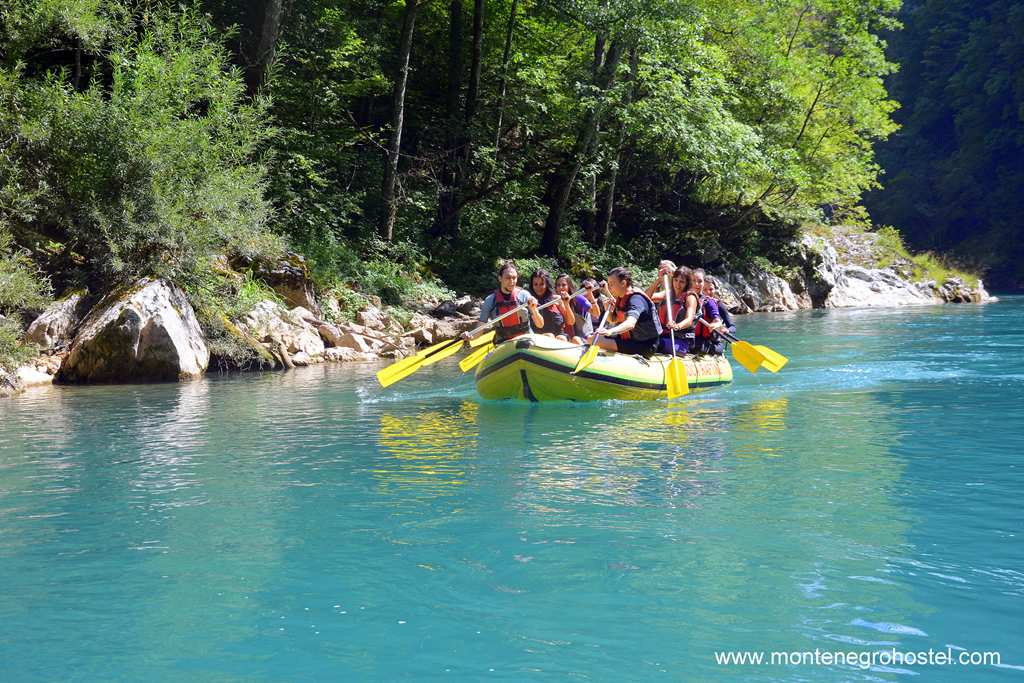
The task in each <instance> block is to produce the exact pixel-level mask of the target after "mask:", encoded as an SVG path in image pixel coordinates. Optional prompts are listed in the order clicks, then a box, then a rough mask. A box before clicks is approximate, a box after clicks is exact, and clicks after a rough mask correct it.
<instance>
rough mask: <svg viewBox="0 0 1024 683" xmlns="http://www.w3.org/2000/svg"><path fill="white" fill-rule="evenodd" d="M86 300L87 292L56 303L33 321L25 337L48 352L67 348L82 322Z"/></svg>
mask: <svg viewBox="0 0 1024 683" xmlns="http://www.w3.org/2000/svg"><path fill="white" fill-rule="evenodd" d="M84 298H85V292H75V293H74V294H71V295H69V296H66V297H64V298H63V299H60V300H59V301H54V302H53V303H52V304H50V306H49V307H48V308H47V309H46V310H45V311H43V313H42V314H41V315H40V316H39V317H38V318H36V319H35V320H33V321H32V324H31V325H29V327H28V332H27V333H26V335H25V336H26V337H27V338H28V339H29V340H31V341H34V342H35V343H36V344H39V346H41V347H43V348H44V349H46V350H48V351H50V350H53V349H58V348H61V347H64V346H67V345H68V344H70V343H71V341H72V339H73V336H74V332H75V328H76V327H78V323H79V322H81V320H82V314H83V311H82V300H83V299H84Z"/></svg>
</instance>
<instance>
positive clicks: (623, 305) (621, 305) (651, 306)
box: [610, 287, 661, 339]
mask: <svg viewBox="0 0 1024 683" xmlns="http://www.w3.org/2000/svg"><path fill="white" fill-rule="evenodd" d="M634 294H638V295H640V296H642V297H643V298H644V301H646V302H647V310H648V311H649V312H650V314H651V321H650V327H651V328H653V329H652V330H647V329H645V330H644V331H645V332H647V331H653V332H654V334H653V335H651V337H650V338H651V339H656V338H657V337H658V336H660V335H661V321H660V320H659V318H658V314H657V306H656V305H655V303H654V302H653V301H651V297H649V296H647V292H645V291H643V290H642V289H633V288H632V287H630V288H629V289H628V290H627V291H626V294H625V296H621V297H619V298H618V299H616V300H615V312H614V313H612V314H611V316H610V317H611V318H612V320H613V321H614V322H615V324H616V325H618V324H619V323H621V322H624V321H625V320H626V310H627V309H628V308H629V299H630V297H632V296H633V295H634ZM645 322H646V321H641V320H638V321H637V324H638V325H640V324H643V323H645ZM634 331H637V328H636V327H634V328H633V329H632V330H630V331H629V332H623V333H622V334H620V335H619V339H629V338H630V337H631V336H632V334H631V333H632V332H634Z"/></svg>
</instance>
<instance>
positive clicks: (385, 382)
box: [377, 358, 423, 387]
mask: <svg viewBox="0 0 1024 683" xmlns="http://www.w3.org/2000/svg"><path fill="white" fill-rule="evenodd" d="M407 360H408V359H407ZM392 367H394V366H392ZM422 367H423V359H422V358H419V359H417V362H416V363H413V364H412V365H407V366H405V367H404V368H400V369H399V371H398V372H393V373H391V374H390V375H388V376H387V377H384V378H381V376H380V373H378V374H377V381H378V382H380V385H381V386H382V387H389V386H391V385H392V384H394V383H395V382H397V381H398V380H400V379H405V378H406V377H408V376H409V375H411V374H412V373H414V372H416V371H417V370H419V369H420V368H422Z"/></svg>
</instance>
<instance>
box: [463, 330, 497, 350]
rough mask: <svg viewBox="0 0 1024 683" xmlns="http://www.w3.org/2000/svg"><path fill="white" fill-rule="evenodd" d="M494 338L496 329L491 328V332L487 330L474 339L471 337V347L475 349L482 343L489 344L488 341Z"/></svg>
mask: <svg viewBox="0 0 1024 683" xmlns="http://www.w3.org/2000/svg"><path fill="white" fill-rule="evenodd" d="M493 339H494V330H491V331H490V332H485V333H484V334H481V335H480V336H479V337H476V338H474V339H470V340H469V348H471V349H475V348H476V347H478V346H480V345H481V344H488V343H490V342H491V341H492V340H493Z"/></svg>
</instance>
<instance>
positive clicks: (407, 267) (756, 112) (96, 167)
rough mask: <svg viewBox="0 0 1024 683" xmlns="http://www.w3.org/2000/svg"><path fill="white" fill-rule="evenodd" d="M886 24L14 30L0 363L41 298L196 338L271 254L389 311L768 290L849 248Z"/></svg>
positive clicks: (429, 1)
mask: <svg viewBox="0 0 1024 683" xmlns="http://www.w3.org/2000/svg"><path fill="white" fill-rule="evenodd" d="M899 8H900V3H899V2H898V0H771V1H769V2H763V1H761V0H716V1H714V2H709V1H705V0H643V1H640V0H618V1H616V2H608V1H607V0H560V1H555V0H473V2H469V1H468V0H466V1H465V2H463V0H450V1H449V2H441V1H440V0H397V1H390V0H388V1H385V0H352V1H350V2H345V3H335V2H328V1H325V0H291V1H290V2H284V1H283V0H259V1H255V2H254V1H249V2H238V1H237V0H235V1H233V0H206V2H203V3H199V4H195V5H182V4H179V3H176V2H175V3H171V2H167V1H166V0H12V1H10V2H7V3H5V4H4V6H3V8H2V9H0V155H2V162H0V278H2V279H4V282H5V283H13V284H16V285H17V286H13V285H8V284H5V286H4V287H2V288H0V290H3V291H2V293H0V314H3V315H6V316H7V319H6V322H3V321H0V327H2V326H6V327H4V329H6V330H7V332H0V344H3V343H5V342H3V341H2V340H3V339H5V338H6V339H8V342H10V343H8V345H9V346H10V344H12V343H13V342H11V341H10V340H11V339H12V338H13V336H14V334H15V333H14V327H15V326H16V325H15V323H12V322H11V321H12V320H14V319H15V318H14V316H15V314H17V313H18V312H19V311H22V312H24V311H27V310H31V309H32V308H33V307H34V306H37V305H38V302H39V301H40V300H43V299H45V297H47V296H53V295H58V296H59V295H61V294H62V293H64V292H66V291H69V290H71V289H79V288H87V289H88V290H89V291H90V292H104V291H109V290H110V289H111V288H113V287H117V286H119V285H121V284H124V283H127V282H129V281H131V280H132V279H134V278H136V277H138V276H140V275H143V274H156V275H161V276H165V277H168V278H171V279H172V280H174V281H175V282H177V283H179V284H180V285H181V286H183V287H184V288H185V289H186V291H188V292H189V294H190V296H191V298H192V299H193V301H194V302H195V303H196V306H197V310H198V312H199V314H200V317H201V319H202V320H203V322H204V325H205V326H206V327H207V328H209V329H208V330H207V332H208V333H209V334H211V335H213V336H216V327H217V325H218V320H225V319H228V318H230V317H231V315H232V314H234V313H237V312H238V310H240V309H241V308H242V307H244V306H245V305H246V304H247V302H248V303H251V299H252V297H253V296H257V295H258V294H259V289H260V287H261V284H260V282H259V281H258V277H256V276H254V273H258V272H259V271H258V268H256V267H254V266H253V264H256V263H259V262H261V261H272V260H274V259H279V258H281V257H283V256H284V255H285V254H286V253H287V252H288V251H293V252H298V253H300V254H303V255H305V258H306V261H305V263H306V264H307V265H308V267H309V268H310V270H311V273H312V276H313V277H314V279H315V281H316V283H317V286H318V288H320V289H321V291H333V292H334V293H335V294H336V296H337V297H338V298H339V299H341V300H342V301H343V302H344V301H353V300H357V299H358V298H359V297H360V296H365V295H366V294H367V293H370V292H372V293H376V294H378V295H381V296H382V297H383V298H384V299H385V301H386V302H391V303H400V302H401V301H402V299H403V297H407V296H409V295H410V294H411V293H412V290H413V289H415V288H417V287H436V288H440V287H444V286H449V287H454V288H458V289H462V290H472V291H480V290H483V289H484V288H486V287H488V286H490V285H491V283H492V282H493V280H492V275H491V273H492V272H493V266H494V263H495V260H496V259H499V258H503V257H515V258H519V259H525V260H527V261H528V262H531V263H540V262H544V263H548V264H549V265H551V266H552V267H555V266H557V267H558V268H560V269H568V270H571V271H572V272H574V273H577V274H582V273H585V272H593V271H595V270H597V271H600V270H604V269H607V268H609V267H610V266H612V265H618V264H622V263H626V264H645V265H647V266H650V265H652V264H654V263H655V262H656V261H657V260H658V259H659V258H661V257H665V256H669V257H675V258H677V259H678V260H680V261H682V262H686V263H690V264H694V265H696V264H705V265H712V266H721V265H731V266H737V265H740V266H742V265H744V264H749V263H751V262H752V261H755V262H760V263H764V264H770V263H771V262H773V261H776V262H778V261H781V260H784V259H785V257H786V253H785V252H786V250H787V248H788V245H789V244H791V242H790V238H791V237H792V236H793V235H794V234H795V233H796V232H797V231H798V229H799V228H800V226H801V224H804V223H806V222H813V221H820V220H823V219H825V220H832V221H836V222H838V221H843V222H851V221H863V220H865V213H864V210H863V208H861V205H860V200H861V197H862V194H863V193H864V192H865V191H867V190H869V189H871V188H874V187H877V185H878V182H877V180H878V175H879V171H880V169H879V166H878V164H877V163H876V161H875V159H874V156H873V144H874V143H875V142H877V141H879V140H882V139H884V138H885V137H886V136H888V135H889V134H890V133H892V132H893V131H894V129H895V127H896V126H895V124H894V122H893V120H892V119H891V114H892V112H893V111H894V110H895V108H896V106H897V105H896V103H895V102H894V101H893V100H892V99H890V97H889V95H888V93H887V92H886V89H885V86H884V79H885V77H886V76H888V75H890V74H891V73H892V72H893V71H894V69H895V66H894V64H893V63H892V62H891V61H890V60H889V59H887V57H886V54H885V48H886V44H885V42H884V41H883V40H882V39H881V38H880V35H882V34H883V33H886V32H889V31H892V30H894V29H896V28H898V23H897V21H896V19H895V15H896V13H897V12H898V11H899ZM1007 30H1009V24H1007ZM965 87H968V86H965ZM758 260H759V261H758ZM237 273H243V274H244V276H245V277H244V278H242V279H241V280H239V278H238V277H236V274H237ZM442 283H444V284H442ZM5 335H6V337H5Z"/></svg>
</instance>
